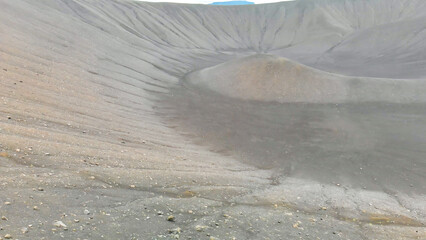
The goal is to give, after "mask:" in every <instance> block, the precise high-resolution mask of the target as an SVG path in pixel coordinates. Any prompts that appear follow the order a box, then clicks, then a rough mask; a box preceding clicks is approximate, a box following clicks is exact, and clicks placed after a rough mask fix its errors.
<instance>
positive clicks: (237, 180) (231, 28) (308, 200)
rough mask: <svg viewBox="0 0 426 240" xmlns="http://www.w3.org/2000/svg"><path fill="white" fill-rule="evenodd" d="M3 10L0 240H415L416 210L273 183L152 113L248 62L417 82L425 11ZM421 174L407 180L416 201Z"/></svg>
mask: <svg viewBox="0 0 426 240" xmlns="http://www.w3.org/2000/svg"><path fill="white" fill-rule="evenodd" d="M0 9H1V10H0V98H1V100H0V116H1V117H0V154H1V155H0V182H1V184H0V201H1V202H3V203H5V202H10V204H9V203H8V204H3V205H1V206H0V215H2V216H5V218H7V220H1V221H0V227H1V228H2V229H3V230H0V236H2V237H4V235H6V234H11V235H13V236H14V238H19V239H39V238H44V239H60V238H66V239H78V238H80V239H101V238H106V239H132V238H133V239H155V238H166V239H167V238H173V237H175V236H174V235H175V234H177V231H174V232H173V231H172V232H173V233H172V234H171V233H169V231H168V229H173V228H176V227H180V228H181V229H182V232H181V233H180V236H181V238H186V237H189V236H190V237H192V239H208V238H209V236H214V237H217V238H219V239H232V237H235V238H236V239H282V238H283V236H285V237H286V238H288V239H296V238H303V239H317V238H320V239H372V238H376V239H390V238H393V239H410V238H412V239H422V238H424V237H425V236H426V235H425V234H426V233H425V229H424V223H425V213H426V210H425V199H424V195H419V194H402V193H401V194H399V193H395V192H382V191H364V190H359V189H352V188H349V189H348V188H346V187H345V186H340V185H339V186H336V185H332V184H331V183H330V184H323V183H318V182H316V181H313V182H311V181H310V180H306V179H305V180H304V179H303V178H302V179H300V178H285V176H276V175H275V172H274V171H271V170H265V169H263V170H261V169H258V168H256V167H255V166H254V165H250V164H247V163H246V162H244V161H243V162H241V161H237V160H236V158H235V157H234V156H232V155H229V154H228V155H227V154H226V153H220V151H215V150H216V149H214V148H215V146H214V145H211V144H209V143H208V142H207V143H206V142H202V141H201V142H200V144H196V143H194V139H197V136H196V134H197V132H191V131H187V132H183V131H185V128H182V127H180V126H179V121H174V120H173V119H171V118H173V117H176V116H177V115H173V114H171V112H173V109H167V108H166V107H167V106H173V105H160V104H159V101H160V100H162V99H163V98H166V97H169V96H170V94H171V93H173V92H171V89H174V88H175V87H176V86H179V81H180V79H181V78H183V77H184V76H185V75H186V74H188V73H190V72H193V71H196V70H199V69H202V68H206V67H213V66H216V65H217V64H221V63H224V62H227V61H231V60H235V59H237V58H241V57H246V56H249V55H253V54H258V53H267V54H273V55H278V56H281V57H286V58H288V59H291V60H292V61H294V62H299V63H301V64H304V65H307V66H310V67H313V68H318V69H321V71H325V72H332V73H333V74H340V75H351V76H359V77H375V78H392V79H417V80H412V81H420V80H421V79H424V78H426V68H424V63H425V55H426V45H425V44H426V41H424V39H425V38H426V31H424V29H425V27H426V25H425V22H426V21H424V20H425V17H426V2H425V1H422V0H403V1H402V0H391V1H389V0H386V1H385V0H344V1H338V0H321V1H299V2H286V3H278V4H268V5H258V6H242V7H221V6H201V5H178V4H154V3H143V2H133V1H112V0H99V1H95V0H72V1H70V0H45V1H32V0H13V1H12V0H1V1H0ZM236 61H239V60H236ZM202 71H203V70H202ZM207 71H208V70H207ZM315 71H319V70H315ZM324 74H328V73H324ZM327 76H328V75H327ZM208 77H209V76H208ZM389 81H397V80H389ZM398 84H399V82H398ZM402 86H406V85H402ZM267 95H268V94H267V93H264V94H263V96H267ZM189 96H190V95H189ZM400 96H401V95H399V94H397V95H396V98H398V97H400ZM417 96H420V97H422V95H421V94H417ZM185 99H187V98H185ZM314 100H315V99H313V100H312V101H314ZM181 119H182V118H181ZM420 125H421V126H423V122H421V121H420ZM342 128H344V126H343V127H342ZM392 128H393V127H392ZM413 131H414V130H413ZM420 133H421V132H420ZM420 139H421V140H422V138H420ZM411 140H413V139H411ZM411 140H410V141H411ZM420 142H421V141H420ZM416 149H417V148H416ZM419 151H420V150H419ZM421 154H423V153H422V152H421V151H420V152H419V153H418V154H417V155H416V156H422V155H421ZM424 167H425V166H424V162H420V163H419V165H418V166H410V167H407V170H406V171H405V172H404V174H414V175H415V176H416V177H417V178H416V179H417V182H415V184H416V187H417V185H418V184H419V183H421V181H422V180H424V179H425V175H424V171H425V168H424ZM413 169H415V171H413ZM419 181H420V182H419ZM319 196H321V197H319ZM34 206H37V208H35V209H36V210H34ZM37 209H38V210H37ZM86 209H87V210H89V213H87V211H86V212H85V211H84V210H86ZM172 214H173V215H174V216H175V217H176V221H175V222H169V221H166V220H165V219H166V217H167V216H168V215H172ZM57 220H61V221H63V222H64V223H65V224H66V225H67V228H68V229H69V230H68V231H64V229H61V228H63V227H57V226H54V225H53V224H52V223H53V222H54V221H57ZM299 221H300V223H299ZM371 223H373V224H371ZM28 225H31V227H28ZM197 225H200V226H206V227H205V228H204V227H202V229H201V230H200V228H198V230H200V231H197V227H196V226H197ZM23 227H26V228H28V230H29V231H28V233H22V231H21V230H22V229H21V228H23ZM52 228H53V229H52ZM24 232H25V231H24Z"/></svg>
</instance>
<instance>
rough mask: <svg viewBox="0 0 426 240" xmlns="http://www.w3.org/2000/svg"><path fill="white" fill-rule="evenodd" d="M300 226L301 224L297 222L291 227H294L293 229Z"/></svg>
mask: <svg viewBox="0 0 426 240" xmlns="http://www.w3.org/2000/svg"><path fill="white" fill-rule="evenodd" d="M300 224H301V222H300V221H297V222H296V223H294V224H293V227H294V228H299V227H300V226H299V225H300Z"/></svg>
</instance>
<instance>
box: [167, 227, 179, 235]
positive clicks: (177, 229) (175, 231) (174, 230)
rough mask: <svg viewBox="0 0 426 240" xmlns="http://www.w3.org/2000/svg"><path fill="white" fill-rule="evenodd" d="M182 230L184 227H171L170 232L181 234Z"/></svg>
mask: <svg viewBox="0 0 426 240" xmlns="http://www.w3.org/2000/svg"><path fill="white" fill-rule="evenodd" d="M181 232H182V229H181V228H180V227H177V228H173V229H169V233H170V234H179V233H181Z"/></svg>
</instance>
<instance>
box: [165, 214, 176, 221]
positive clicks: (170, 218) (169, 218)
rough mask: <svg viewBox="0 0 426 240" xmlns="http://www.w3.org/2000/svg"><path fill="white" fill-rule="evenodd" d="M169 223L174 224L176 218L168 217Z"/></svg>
mask: <svg viewBox="0 0 426 240" xmlns="http://www.w3.org/2000/svg"><path fill="white" fill-rule="evenodd" d="M167 221H169V222H174V221H175V216H173V215H170V216H168V217H167Z"/></svg>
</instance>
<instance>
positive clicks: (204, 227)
mask: <svg viewBox="0 0 426 240" xmlns="http://www.w3.org/2000/svg"><path fill="white" fill-rule="evenodd" d="M206 228H207V226H203V225H197V226H195V230H197V232H203V231H204V230H205V229H206Z"/></svg>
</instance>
